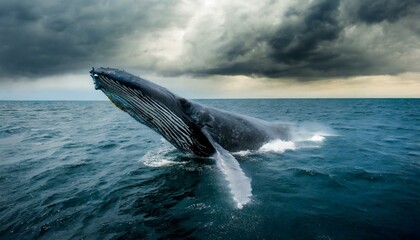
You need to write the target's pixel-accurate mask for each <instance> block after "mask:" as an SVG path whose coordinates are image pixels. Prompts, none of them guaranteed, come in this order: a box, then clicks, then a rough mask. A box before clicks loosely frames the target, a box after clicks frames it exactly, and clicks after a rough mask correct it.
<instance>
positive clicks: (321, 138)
mask: <svg viewBox="0 0 420 240" xmlns="http://www.w3.org/2000/svg"><path fill="white" fill-rule="evenodd" d="M324 140H325V137H324V136H322V135H319V134H315V135H313V136H312V137H311V138H309V139H308V141H312V142H323V141H324Z"/></svg>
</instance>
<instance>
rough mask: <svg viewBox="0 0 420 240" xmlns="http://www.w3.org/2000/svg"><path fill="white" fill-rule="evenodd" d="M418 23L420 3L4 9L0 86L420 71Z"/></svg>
mask: <svg viewBox="0 0 420 240" xmlns="http://www.w3.org/2000/svg"><path fill="white" fill-rule="evenodd" d="M206 4H207V5H206ZM419 16H420V9H419V4H418V1H417V0H405V1H398V0H371V1H364V0H355V1H339V0H315V1H309V0H300V1H291V2H287V3H285V2H284V1H279V2H273V1H269V0H261V1H229V2H225V1H220V2H219V1H214V2H212V3H211V4H210V3H208V2H207V3H206V2H205V1H200V0H197V1H192V2H179V1H174V0H167V1H152V0H148V1H144V0H143V1H134V0H124V1H118V2H112V1H111V2H110V1H106V0H96V1H89V2H85V1H67V2H64V1H53V0H44V1H41V0H38V1H28V0H21V1H13V0H4V1H1V2H0V21H1V22H2V25H0V36H1V38H0V76H1V77H0V78H1V79H14V78H20V77H41V76H48V75H53V74H57V73H61V72H65V73H74V72H80V71H86V70H87V69H88V68H89V67H90V66H97V65H105V66H115V67H123V68H124V67H126V66H127V67H129V68H135V69H139V70H142V71H154V72H155V73H159V74H163V75H183V74H193V75H212V74H221V75H258V76H266V77H271V78H282V77H290V78H297V79H300V80H314V79H320V78H329V77H347V76H361V75H378V74H398V73H402V72H406V71H414V72H417V71H420V68H419V66H418V64H417V63H418V62H419V61H420V56H419V49H420V29H419V27H418V26H417V25H416V23H418V22H419V21H420V17H419Z"/></svg>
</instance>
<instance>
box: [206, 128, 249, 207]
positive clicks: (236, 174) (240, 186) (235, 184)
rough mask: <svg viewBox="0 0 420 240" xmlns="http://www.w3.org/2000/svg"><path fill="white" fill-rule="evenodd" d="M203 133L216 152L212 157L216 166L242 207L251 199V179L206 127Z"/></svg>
mask: <svg viewBox="0 0 420 240" xmlns="http://www.w3.org/2000/svg"><path fill="white" fill-rule="evenodd" d="M202 132H203V134H204V135H205V136H206V137H207V138H208V140H209V141H210V143H211V144H212V145H213V147H214V149H215V150H216V152H215V153H214V154H213V158H214V159H215V160H216V164H217V167H218V168H219V169H220V171H221V172H222V173H223V175H224V176H225V179H226V180H227V181H228V182H229V188H230V192H231V194H232V197H233V200H234V201H235V202H236V206H237V207H238V208H242V206H243V205H245V204H247V203H248V202H249V201H250V200H251V196H252V188H251V179H249V178H248V177H247V176H246V175H245V173H244V172H243V171H242V169H241V166H240V165H239V163H238V161H237V160H236V159H235V157H234V156H233V155H232V154H231V153H230V152H229V151H227V150H226V149H224V148H223V147H222V146H220V145H219V144H218V143H217V142H216V141H214V140H213V137H212V136H211V134H210V133H209V131H207V130H206V129H204V128H203V129H202Z"/></svg>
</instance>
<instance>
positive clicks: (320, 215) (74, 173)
mask: <svg viewBox="0 0 420 240" xmlns="http://www.w3.org/2000/svg"><path fill="white" fill-rule="evenodd" d="M200 102H202V103H204V104H208V105H212V106H215V107H218V108H222V109H225V110H228V111H234V112H238V113H243V114H247V115H250V116H254V117H258V118H262V119H265V120H269V121H281V122H289V123H291V124H293V126H294V128H293V133H294V137H293V138H292V140H291V141H287V142H284V141H280V140H279V141H274V142H271V143H267V144H266V145H264V147H263V148H261V149H260V150H258V151H254V152H249V151H243V152H239V153H234V154H233V156H234V157H235V158H236V159H237V160H238V162H239V164H240V167H241V168H242V171H243V173H244V174H245V175H246V177H247V178H249V180H250V184H251V188H252V195H251V196H250V198H249V199H250V200H249V202H247V203H246V204H245V205H244V206H242V208H238V207H237V206H236V205H235V202H234V200H233V198H232V194H231V190H230V189H229V184H228V182H227V181H226V180H225V177H224V175H223V174H222V173H221V171H220V170H219V168H218V167H217V163H216V160H215V159H212V158H196V157H193V156H188V155H183V154H182V153H180V152H179V151H177V150H176V149H175V148H173V147H172V146H171V145H169V144H168V143H167V142H165V141H164V140H163V139H162V137H161V136H160V135H158V134H156V133H155V132H153V131H152V130H150V129H148V128H147V127H145V126H143V125H141V124H139V123H138V122H136V121H135V120H134V119H132V118H131V117H130V116H129V115H128V114H126V113H124V112H122V111H120V110H119V109H117V108H116V107H114V106H113V105H112V103H110V102H54V101H52V102H26V101H18V102H7V101H3V102H0V239H176V238H187V239H188V238H191V239H212V240H214V239H420V227H419V226H420V100H419V99H257V100H255V99H253V100H251V99H249V100H200Z"/></svg>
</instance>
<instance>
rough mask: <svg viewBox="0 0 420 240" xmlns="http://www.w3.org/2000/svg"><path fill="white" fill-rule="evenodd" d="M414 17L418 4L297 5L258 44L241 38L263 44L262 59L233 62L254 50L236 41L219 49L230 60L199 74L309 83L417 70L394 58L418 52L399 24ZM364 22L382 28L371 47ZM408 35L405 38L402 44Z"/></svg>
mask: <svg viewBox="0 0 420 240" xmlns="http://www.w3.org/2000/svg"><path fill="white" fill-rule="evenodd" d="M349 2H350V1H349ZM419 14H420V11H419V8H418V1H417V0H408V1H398V0H395V1H394V0H385V1H383V0H378V1H375V0H372V1H364V0H363V1H362V0H361V1H351V2H350V3H344V2H340V1H337V0H318V1H313V3H312V4H310V5H309V7H301V6H300V5H299V4H297V5H295V6H293V7H291V8H290V9H289V10H288V11H287V12H286V14H285V16H284V17H283V18H284V19H283V22H282V24H281V25H280V26H279V28H278V29H277V30H275V31H273V32H272V33H271V34H266V35H264V36H263V37H258V38H259V39H258V40H255V37H254V38H253V37H252V36H251V37H246V36H242V38H240V39H241V40H242V41H255V43H258V42H259V43H261V42H264V43H265V44H267V45H268V46H269V48H268V50H267V51H266V54H265V56H264V58H255V57H254V56H252V54H250V56H251V57H250V58H249V59H247V60H246V61H244V60H243V59H241V60H237V59H235V58H238V57H241V56H244V55H246V54H247V52H251V51H253V50H254V49H253V48H248V49H247V48H244V46H246V45H247V44H244V43H242V44H239V43H236V42H235V43H232V44H231V45H228V46H225V48H224V49H222V50H223V51H224V52H225V57H226V58H227V59H232V61H230V62H228V63H223V64H221V65H216V66H214V68H211V69H207V70H205V71H203V72H201V73H209V74H223V75H237V74H244V75H252V74H255V75H260V76H267V77H294V78H298V79H301V80H311V79H318V78H326V77H348V76H360V75H378V74H397V73H401V72H404V71H418V70H420V69H419V68H418V66H413V65H404V63H401V62H397V60H404V59H401V58H404V57H405V56H400V59H395V58H393V54H395V53H396V52H398V53H400V54H401V53H402V54H405V53H409V52H411V51H415V50H418V49H419V47H420V44H419V43H420V38H419V36H418V35H417V36H416V33H415V31H413V30H414V29H409V26H406V24H407V23H406V22H402V21H401V22H398V21H400V20H405V19H408V22H409V23H411V22H415V21H416V20H417V21H419V20H420V18H419V16H420V15H419ZM366 24H367V25H375V24H377V26H380V27H384V28H385V31H384V33H383V36H382V39H379V41H378V42H376V43H374V44H375V46H374V47H372V44H373V43H372V42H364V41H365V40H364V37H365V36H369V35H371V34H372V33H371V32H369V29H368V30H367V31H363V29H364V28H363V26H364V25H366ZM381 24H382V25H384V26H382V25H381ZM352 27H355V28H356V29H362V30H359V31H360V32H359V34H360V35H358V36H357V34H356V36H350V37H349V36H347V35H346V34H347V33H346V29H350V28H352ZM398 28H400V29H407V31H406V32H404V33H405V34H408V35H407V36H404V35H402V36H401V35H396V34H393V32H392V31H394V30H395V29H398ZM394 32H396V31H394ZM257 34H258V33H257ZM354 37H356V38H354ZM407 37H409V38H410V39H408V40H407ZM413 38H414V41H413ZM416 40H417V41H416ZM404 43H406V44H404ZM248 45H249V44H248ZM403 62H404V61H403Z"/></svg>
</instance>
